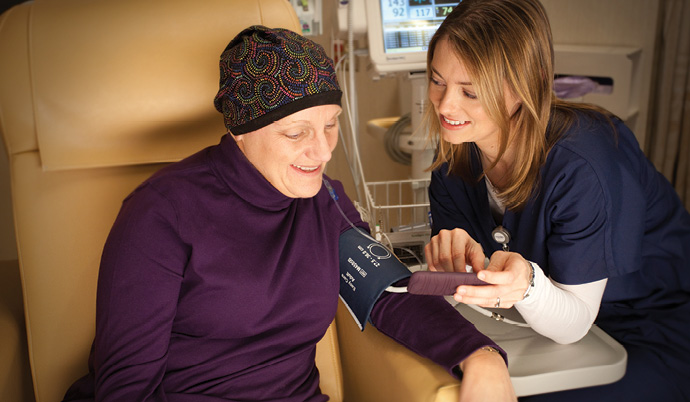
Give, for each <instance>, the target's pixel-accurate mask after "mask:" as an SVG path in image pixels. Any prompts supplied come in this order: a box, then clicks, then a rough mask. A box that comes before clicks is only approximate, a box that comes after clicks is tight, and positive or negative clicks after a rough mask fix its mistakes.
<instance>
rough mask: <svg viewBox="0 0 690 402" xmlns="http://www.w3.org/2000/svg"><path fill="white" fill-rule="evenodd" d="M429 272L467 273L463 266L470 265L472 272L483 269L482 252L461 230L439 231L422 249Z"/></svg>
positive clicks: (479, 246)
mask: <svg viewBox="0 0 690 402" xmlns="http://www.w3.org/2000/svg"><path fill="white" fill-rule="evenodd" d="M424 254H425V256H426V261H427V265H428V266H429V271H445V272H467V271H466V268H465V266H466V265H471V266H472V268H473V270H474V272H479V271H480V270H481V269H483V268H484V259H485V257H484V251H482V246H481V244H479V243H477V242H476V241H475V240H474V239H473V238H472V237H470V235H469V234H468V233H467V232H465V231H464V230H462V229H453V230H446V229H444V230H441V231H440V232H438V234H437V235H436V236H434V237H432V238H431V241H429V243H428V244H427V245H426V246H425V247H424Z"/></svg>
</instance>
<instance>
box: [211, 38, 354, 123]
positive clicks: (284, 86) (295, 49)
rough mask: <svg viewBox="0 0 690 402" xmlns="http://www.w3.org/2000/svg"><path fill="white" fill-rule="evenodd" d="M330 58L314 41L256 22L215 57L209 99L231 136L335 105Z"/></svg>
mask: <svg viewBox="0 0 690 402" xmlns="http://www.w3.org/2000/svg"><path fill="white" fill-rule="evenodd" d="M341 95H342V92H341V91H340V86H339V85H338V80H337V79H336V76H335V70H334V68H333V61H332V60H331V59H330V58H329V57H328V56H327V55H326V53H325V52H324V50H323V48H322V47H321V46H320V45H319V44H317V43H314V42H313V41H311V40H309V39H307V38H305V37H303V36H301V35H299V34H296V33H294V32H292V31H289V30H286V29H281V28H275V29H272V28H267V27H264V26H260V25H255V26H252V27H249V28H247V29H245V30H244V31H242V32H240V33H239V34H238V35H237V36H236V37H235V38H234V39H233V40H232V41H230V44H228V46H227V47H226V48H225V51H223V54H222V55H221V56H220V90H219V91H218V94H217V95H216V98H215V100H214V102H213V103H214V105H215V107H216V109H217V110H218V111H219V112H221V113H223V116H224V118H225V127H227V129H228V130H229V131H230V132H231V133H232V134H233V135H241V134H246V133H248V132H251V131H255V130H258V129H260V128H262V127H265V126H267V125H269V124H271V123H273V122H274V121H276V120H280V119H282V118H283V117H285V116H288V115H290V114H293V113H295V112H298V111H300V110H302V109H306V108H309V107H313V106H319V105H329V104H332V105H340V98H341Z"/></svg>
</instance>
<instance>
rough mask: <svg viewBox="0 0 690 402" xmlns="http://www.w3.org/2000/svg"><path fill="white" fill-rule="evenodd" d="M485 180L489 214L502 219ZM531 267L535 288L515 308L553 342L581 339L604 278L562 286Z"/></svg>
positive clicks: (594, 314) (494, 194)
mask: <svg viewBox="0 0 690 402" xmlns="http://www.w3.org/2000/svg"><path fill="white" fill-rule="evenodd" d="M485 179H486V187H487V193H488V196H489V205H490V208H491V211H492V213H493V214H494V216H495V218H501V217H502V216H503V214H504V212H505V205H504V204H503V202H501V200H500V198H499V197H498V195H497V191H496V189H495V188H494V186H493V185H492V184H491V182H490V181H489V178H488V177H486V178H485ZM534 266H535V269H534V288H533V289H532V290H531V292H530V295H529V297H527V298H526V299H524V300H521V301H519V302H517V303H516V304H515V308H516V309H517V310H518V312H519V313H520V314H521V315H522V318H523V319H524V320H525V322H527V323H528V324H529V325H530V326H531V327H532V329H534V330H535V331H536V332H538V333H539V334H541V335H544V336H546V337H547V338H550V339H552V340H554V341H555V342H558V343H562V344H567V343H573V342H576V341H578V340H580V339H582V337H583V336H585V335H586V334H587V332H588V331H589V329H590V328H591V327H592V324H593V323H594V320H595V319H596V317H597V314H598V313H599V305H600V304H601V298H602V297H603V295H604V289H605V288H606V281H607V279H601V280H598V281H594V282H589V283H583V284H579V285H564V284H562V283H558V282H556V281H554V280H553V279H551V278H547V277H546V275H545V274H544V271H542V270H541V268H540V267H539V266H538V265H537V264H534Z"/></svg>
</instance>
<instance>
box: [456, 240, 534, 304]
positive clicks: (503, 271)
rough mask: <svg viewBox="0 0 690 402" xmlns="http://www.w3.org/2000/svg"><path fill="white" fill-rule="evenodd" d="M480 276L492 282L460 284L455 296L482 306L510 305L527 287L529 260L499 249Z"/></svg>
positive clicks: (459, 299) (520, 296)
mask: <svg viewBox="0 0 690 402" xmlns="http://www.w3.org/2000/svg"><path fill="white" fill-rule="evenodd" d="M475 272H477V277H478V278H479V279H481V280H483V281H484V282H488V283H490V284H492V285H493V286H458V289H457V292H456V293H455V295H454V296H453V298H454V299H455V300H456V301H458V302H461V303H465V304H476V305H479V306H482V307H493V308H510V307H513V305H514V304H515V303H517V302H519V301H520V300H522V299H523V295H524V294H525V291H526V290H527V287H528V286H529V283H530V275H531V274H532V272H531V268H530V265H529V262H527V260H526V259H524V258H523V257H522V256H521V255H520V254H518V253H511V252H507V251H496V252H495V253H494V254H493V255H492V256H491V260H490V262H489V265H488V266H487V267H486V269H483V270H481V271H477V270H476V269H475Z"/></svg>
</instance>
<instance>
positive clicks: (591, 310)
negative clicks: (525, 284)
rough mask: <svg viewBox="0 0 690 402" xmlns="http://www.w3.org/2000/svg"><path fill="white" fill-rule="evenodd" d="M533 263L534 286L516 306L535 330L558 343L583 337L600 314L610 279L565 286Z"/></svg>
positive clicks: (569, 341)
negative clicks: (602, 299)
mask: <svg viewBox="0 0 690 402" xmlns="http://www.w3.org/2000/svg"><path fill="white" fill-rule="evenodd" d="M534 265H535V269H534V288H533V289H532V291H531V292H530V295H529V297H527V298H525V299H523V300H521V301H519V302H517V303H516V304H515V308H516V309H517V311H518V312H519V313H520V314H521V315H522V318H523V319H524V320H525V322H527V323H528V324H529V325H530V326H531V327H532V329H534V330H535V331H536V332H538V333H539V334H541V335H544V336H546V337H547V338H550V339H552V340H554V341H555V342H558V343H562V344H567V343H573V342H576V341H578V340H580V339H582V337H583V336H585V335H586V334H587V332H588V331H589V329H590V328H591V326H592V324H593V323H594V320H595V319H596V317H597V314H598V312H599V305H600V304H601V298H602V296H603V295H604V289H605V288H606V281H607V279H601V280H598V281H594V282H589V283H583V284H580V285H564V284H561V283H558V282H556V281H554V280H552V279H550V278H547V277H546V275H544V271H542V270H541V268H540V267H539V266H538V265H537V264H534Z"/></svg>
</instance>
